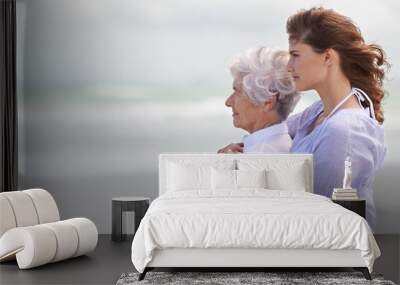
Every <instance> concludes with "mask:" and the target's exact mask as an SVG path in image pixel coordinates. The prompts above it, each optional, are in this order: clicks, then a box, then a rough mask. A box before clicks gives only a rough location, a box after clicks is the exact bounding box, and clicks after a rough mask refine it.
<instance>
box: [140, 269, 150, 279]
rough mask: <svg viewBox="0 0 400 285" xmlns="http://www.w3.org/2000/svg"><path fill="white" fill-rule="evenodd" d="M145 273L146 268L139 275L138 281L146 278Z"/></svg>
mask: <svg viewBox="0 0 400 285" xmlns="http://www.w3.org/2000/svg"><path fill="white" fill-rule="evenodd" d="M147 271H148V269H147V267H146V268H145V269H144V270H143V272H142V273H140V274H139V278H138V281H142V280H143V279H144V277H145V276H146V273H147Z"/></svg>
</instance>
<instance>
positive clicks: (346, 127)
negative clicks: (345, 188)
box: [287, 8, 388, 228]
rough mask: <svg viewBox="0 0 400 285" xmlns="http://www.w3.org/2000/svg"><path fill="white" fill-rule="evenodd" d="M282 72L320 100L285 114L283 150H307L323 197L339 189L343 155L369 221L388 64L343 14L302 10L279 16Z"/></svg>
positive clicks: (372, 219) (379, 156)
mask: <svg viewBox="0 0 400 285" xmlns="http://www.w3.org/2000/svg"><path fill="white" fill-rule="evenodd" d="M287 33H288V35H289V53H290V60H289V63H288V71H289V72H290V73H291V74H292V75H293V78H294V81H295V85H296V89H297V90H298V91H306V90H316V91H317V93H318V95H319V97H320V98H321V100H319V101H317V102H315V103H314V104H313V105H311V106H310V107H308V108H307V109H306V110H304V111H303V112H302V113H300V114H296V115H293V116H291V117H290V118H289V119H288V127H289V134H290V136H291V137H292V138H293V145H292V148H291V152H293V153H313V154H314V168H315V169H314V175H315V176H314V177H315V179H314V191H315V193H317V194H321V195H325V196H328V197H330V196H331V194H332V190H333V188H335V187H337V188H339V187H342V181H343V173H344V161H345V159H346V157H349V158H350V161H351V163H352V178H353V179H352V185H351V186H352V187H353V188H356V189H357V190H358V194H359V196H360V197H361V198H364V199H366V201H367V214H366V216H367V220H368V221H369V224H370V226H371V227H372V228H374V226H375V206H374V202H373V181H374V176H375V173H376V171H377V170H378V169H379V168H380V166H381V165H382V162H383V159H384V157H385V153H386V148H385V146H384V141H383V139H384V135H383V127H382V123H383V120H384V117H383V111H382V108H381V102H382V99H383V97H384V90H383V78H384V75H385V69H384V67H385V66H388V63H387V61H386V59H385V54H384V51H383V50H382V48H381V47H380V46H378V45H375V44H367V43H365V41H364V39H363V37H362V35H361V32H360V30H359V29H358V27H357V26H356V25H355V24H354V23H353V22H352V20H351V19H349V18H348V17H345V16H343V15H341V14H339V13H337V12H335V11H333V10H328V9H324V8H312V9H309V10H302V11H300V12H298V13H296V14H294V15H293V16H291V17H289V19H288V20H287Z"/></svg>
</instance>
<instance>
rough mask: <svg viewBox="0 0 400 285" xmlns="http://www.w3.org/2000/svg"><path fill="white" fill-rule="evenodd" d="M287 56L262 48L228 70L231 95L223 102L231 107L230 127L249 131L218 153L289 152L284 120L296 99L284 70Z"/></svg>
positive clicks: (244, 56)
mask: <svg viewBox="0 0 400 285" xmlns="http://www.w3.org/2000/svg"><path fill="white" fill-rule="evenodd" d="M288 59H289V54H288V52H287V51H283V50H272V49H269V48H265V47H261V48H254V49H249V50H247V51H245V52H243V53H242V54H240V55H238V56H237V57H236V58H235V59H234V61H233V63H232V65H231V67H230V70H231V74H232V77H233V93H232V94H231V95H230V96H229V97H228V99H227V100H226V102H225V105H226V106H227V107H230V108H232V116H233V124H234V126H235V127H237V128H242V129H244V130H246V131H248V132H249V135H246V136H245V137H244V138H243V143H242V144H238V145H235V144H232V145H229V146H227V147H225V148H222V149H220V150H219V151H218V152H219V153H224V152H227V153H229V152H238V151H243V152H246V153H249V152H253V153H254V152H259V153H276V152H289V150H290V147H291V146H292V139H291V137H290V136H289V134H288V128H287V125H286V122H285V120H286V118H287V117H288V115H289V113H290V112H292V111H293V109H294V107H295V105H296V103H297V102H298V99H299V93H298V92H296V89H295V86H294V82H293V80H292V78H291V75H290V73H289V72H288V71H287V63H288Z"/></svg>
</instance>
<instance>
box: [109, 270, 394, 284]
mask: <svg viewBox="0 0 400 285" xmlns="http://www.w3.org/2000/svg"><path fill="white" fill-rule="evenodd" d="M138 276H139V273H124V274H122V275H121V277H120V278H119V279H118V281H117V283H116V285H136V284H138V285H139V284H140V285H145V284H158V285H163V284H171V285H178V284H179V285H184V284H213V285H219V284H222V285H228V284H229V285H232V284H268V285H270V284H271V285H277V284H282V285H292V284H296V285H297V284H321V285H322V284H328V285H336V284H337V285H347V284H356V285H357V284H374V285H375V284H379V285H396V284H395V283H394V282H392V281H389V280H384V279H383V277H382V275H374V274H372V275H371V277H372V281H369V280H366V279H365V278H364V276H363V275H362V273H361V272H148V273H147V274H146V277H145V279H144V280H142V281H138Z"/></svg>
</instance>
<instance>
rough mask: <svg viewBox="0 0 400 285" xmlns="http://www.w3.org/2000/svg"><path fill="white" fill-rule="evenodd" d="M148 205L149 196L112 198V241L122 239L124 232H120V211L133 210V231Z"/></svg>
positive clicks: (124, 237) (124, 235)
mask: <svg viewBox="0 0 400 285" xmlns="http://www.w3.org/2000/svg"><path fill="white" fill-rule="evenodd" d="M149 205H150V198H147V197H115V198H113V199H112V234H111V239H112V240H113V241H123V240H125V239H126V234H123V233H122V213H123V212H129V211H133V212H135V231H136V230H137V229H138V227H139V224H140V221H141V220H142V218H143V217H144V215H145V214H146V211H147V209H148V208H149Z"/></svg>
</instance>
